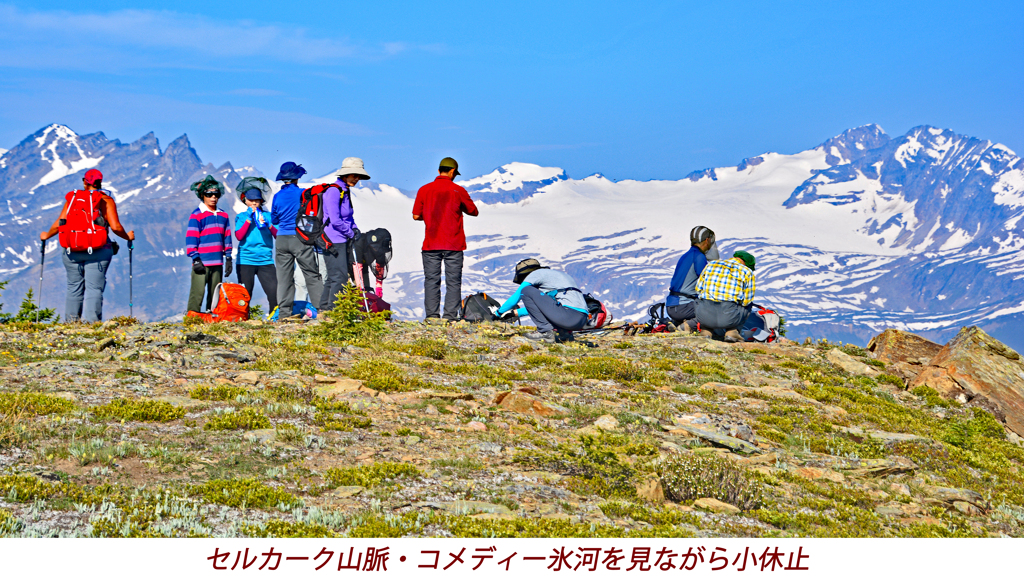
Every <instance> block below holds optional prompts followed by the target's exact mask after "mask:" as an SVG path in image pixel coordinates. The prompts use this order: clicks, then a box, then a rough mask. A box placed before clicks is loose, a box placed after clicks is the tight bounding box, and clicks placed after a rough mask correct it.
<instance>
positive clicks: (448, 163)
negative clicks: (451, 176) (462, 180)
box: [438, 157, 462, 176]
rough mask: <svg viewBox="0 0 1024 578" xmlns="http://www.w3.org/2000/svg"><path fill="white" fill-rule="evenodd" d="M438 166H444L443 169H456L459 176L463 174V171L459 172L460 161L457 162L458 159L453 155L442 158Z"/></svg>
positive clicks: (456, 174)
mask: <svg viewBox="0 0 1024 578" xmlns="http://www.w3.org/2000/svg"><path fill="white" fill-rule="evenodd" d="M438 168H442V169H455V176H459V175H461V174H462V173H460V172H459V163H458V162H456V160H455V159H453V158H452V157H444V158H443V159H441V164H440V165H438ZM445 172H448V171H445Z"/></svg>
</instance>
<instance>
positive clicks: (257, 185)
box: [235, 177, 277, 311]
mask: <svg viewBox="0 0 1024 578" xmlns="http://www.w3.org/2000/svg"><path fill="white" fill-rule="evenodd" d="M235 190H237V191H239V193H240V194H241V200H242V202H243V203H245V206H246V210H245V211H242V212H240V213H238V214H237V215H235V239H237V240H238V282H239V283H241V284H242V285H243V286H244V287H245V290H246V291H248V292H249V300H250V301H251V300H252V290H253V288H254V287H255V286H256V278H257V277H258V278H259V280H260V286H261V287H262V288H263V292H264V293H266V294H267V301H268V302H269V304H270V311H273V310H274V308H275V307H277V269H276V268H275V267H274V238H275V237H277V227H275V226H274V225H272V224H271V215H270V212H269V211H267V210H265V209H264V208H263V205H264V203H265V202H266V200H265V199H264V198H263V192H264V190H266V191H268V192H269V191H270V184H269V183H267V180H266V179H264V178H262V177H247V178H245V179H243V180H242V182H240V183H239V184H238V187H236V189H235Z"/></svg>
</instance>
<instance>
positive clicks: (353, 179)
mask: <svg viewBox="0 0 1024 578" xmlns="http://www.w3.org/2000/svg"><path fill="white" fill-rule="evenodd" d="M369 178H370V175H368V174H367V173H366V169H365V168H363V159H360V158H356V157H349V158H347V159H345V160H343V161H342V162H341V171H340V172H339V174H338V180H337V182H336V183H334V184H335V185H336V186H333V187H330V188H329V189H327V190H326V191H324V232H325V233H326V234H327V238H328V239H330V240H331V242H332V243H334V251H333V254H332V251H326V252H325V253H324V263H325V264H326V265H327V281H326V282H325V283H324V292H323V295H322V296H321V298H320V311H330V310H331V309H334V300H335V299H337V298H338V292H339V291H341V290H342V288H344V287H345V284H346V283H348V272H349V253H350V251H349V242H350V241H354V240H355V239H357V238H359V235H360V234H361V233H360V232H359V229H358V228H357V227H356V222H355V219H353V218H352V187H354V186H356V183H358V182H359V181H362V180H366V179H369Z"/></svg>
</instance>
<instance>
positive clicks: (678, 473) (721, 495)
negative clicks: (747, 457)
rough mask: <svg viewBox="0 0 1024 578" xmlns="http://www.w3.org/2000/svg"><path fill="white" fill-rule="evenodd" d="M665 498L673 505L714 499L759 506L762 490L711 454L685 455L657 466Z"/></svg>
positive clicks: (740, 505) (746, 506)
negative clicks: (673, 502) (700, 499)
mask: <svg viewBox="0 0 1024 578" xmlns="http://www.w3.org/2000/svg"><path fill="white" fill-rule="evenodd" d="M657 472H658V475H659V477H661V483H662V486H664V488H665V496H666V497H668V498H669V499H671V500H673V501H676V502H689V501H692V500H696V499H698V498H715V499H717V500H721V501H723V502H727V503H729V504H732V505H734V506H736V507H737V508H740V509H741V510H752V509H756V508H759V507H761V504H762V502H763V501H764V487H763V485H762V484H761V482H759V481H757V480H756V479H754V478H753V477H752V476H750V475H749V474H748V473H747V472H746V471H745V470H743V469H742V468H740V467H739V466H737V465H736V464H734V463H732V462H730V461H728V460H726V459H722V458H719V457H717V456H713V455H706V454H705V455H702V454H695V453H686V454H681V455H677V456H673V457H671V458H669V459H667V460H665V461H663V462H661V463H660V464H658V468H657Z"/></svg>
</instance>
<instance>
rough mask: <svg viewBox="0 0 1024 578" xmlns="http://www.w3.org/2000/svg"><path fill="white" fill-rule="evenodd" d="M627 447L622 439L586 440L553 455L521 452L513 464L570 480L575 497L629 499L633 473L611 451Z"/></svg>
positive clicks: (632, 492) (633, 490)
mask: <svg viewBox="0 0 1024 578" xmlns="http://www.w3.org/2000/svg"><path fill="white" fill-rule="evenodd" d="M625 445H628V444H627V442H626V438H625V437H624V436H609V435H601V436H589V435H585V436H582V437H581V438H580V443H579V444H559V445H558V447H556V448H555V451H554V452H543V451H537V450H522V451H519V452H517V453H516V456H515V458H514V461H515V462H517V463H521V464H525V465H527V466H529V467H531V468H536V469H542V470H549V471H554V472H558V473H561V474H567V475H570V476H573V479H572V480H570V483H569V488H570V489H571V490H573V491H574V492H576V493H578V494H596V495H598V496H601V497H604V498H612V497H620V498H633V497H634V496H636V488H635V487H633V479H634V477H635V475H636V471H635V470H634V469H633V467H632V466H630V465H629V463H628V462H627V461H626V460H623V459H621V458H620V457H619V455H618V454H617V453H616V451H615V450H617V449H618V450H621V449H622V446H625Z"/></svg>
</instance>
